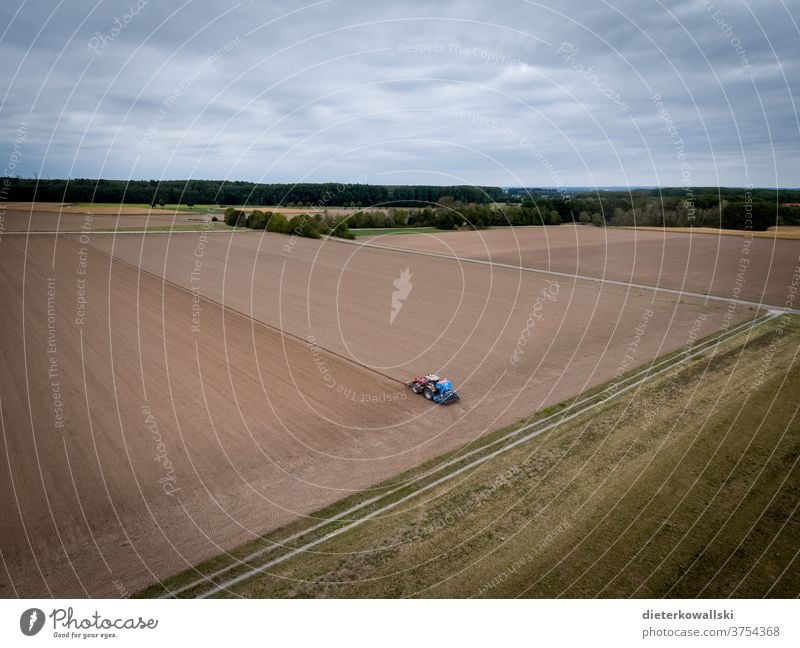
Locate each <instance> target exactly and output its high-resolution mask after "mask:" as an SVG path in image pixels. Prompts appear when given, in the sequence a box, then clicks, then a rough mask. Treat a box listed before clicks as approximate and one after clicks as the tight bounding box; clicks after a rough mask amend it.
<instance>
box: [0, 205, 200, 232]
mask: <svg viewBox="0 0 800 648" xmlns="http://www.w3.org/2000/svg"><path fill="white" fill-rule="evenodd" d="M205 222H206V221H205V218H204V217H203V216H202V215H201V214H196V213H192V212H167V211H160V210H152V211H150V213H149V215H148V214H147V212H146V211H145V212H144V213H142V214H130V213H125V214H122V215H117V213H116V212H112V213H105V214H88V213H85V212H75V213H73V212H70V211H67V210H65V211H63V212H60V213H59V212H58V211H35V212H30V211H23V210H12V209H9V210H8V211H7V212H6V213H5V220H4V229H5V230H6V231H9V232H28V231H30V232H80V231H84V232H94V231H103V230H105V231H108V230H114V229H126V228H134V227H135V228H141V229H144V228H145V227H167V226H174V227H185V226H187V225H194V226H196V227H197V228H201V227H203V225H204V224H205Z"/></svg>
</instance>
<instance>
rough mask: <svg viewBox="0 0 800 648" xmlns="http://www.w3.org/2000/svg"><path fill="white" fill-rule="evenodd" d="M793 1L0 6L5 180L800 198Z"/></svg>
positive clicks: (107, 0) (798, 49) (6, 0)
mask: <svg viewBox="0 0 800 648" xmlns="http://www.w3.org/2000/svg"><path fill="white" fill-rule="evenodd" d="M799 23H800V0H725V1H723V0H713V2H712V1H711V0H673V1H668V2H667V1H664V2H659V1H658V0H609V1H608V2H603V1H600V0H598V1H596V2H587V1H586V0H581V1H578V2H573V1H565V0H544V1H543V2H527V1H522V0H500V1H497V2H486V1H478V0H463V1H454V2H417V1H408V0H406V1H403V2H399V1H389V2H379V1H377V0H370V1H361V0H323V1H320V2H304V1H296V2H290V1H266V0H264V1H263V2H259V1H257V0H253V1H250V2H248V1H243V2H228V1H226V0H216V1H211V0H113V1H112V0H97V1H89V2H84V1H83V0H62V2H55V1H49V0H31V1H25V2H21V1H20V0H3V2H2V3H0V30H2V35H1V36H0V60H2V62H3V65H2V66H0V77H1V78H2V84H1V85H2V90H3V91H4V94H3V97H2V103H1V104H0V133H2V142H3V144H2V146H3V149H4V152H3V153H2V155H3V157H2V158H0V174H3V166H4V163H6V162H13V164H12V165H11V167H6V168H7V169H8V168H12V169H13V174H16V175H21V176H33V175H34V174H36V175H38V176H39V177H51V178H55V177H93V178H94V177H105V178H123V179H124V178H136V179H138V178H148V179H149V178H156V179H158V178H165V179H184V178H214V179H231V180H234V179H237V180H254V181H262V182H295V181H298V182H299V181H307V182H313V181H329V180H333V181H353V180H358V181H360V182H366V183H379V184H402V183H421V184H490V185H501V186H523V185H524V186H574V185H589V186H595V185H597V186H601V185H683V184H691V185H717V184H721V185H727V186H738V185H746V184H754V185H756V186H783V187H797V186H800V116H799V115H798V108H800V30H799V29H798V24H799Z"/></svg>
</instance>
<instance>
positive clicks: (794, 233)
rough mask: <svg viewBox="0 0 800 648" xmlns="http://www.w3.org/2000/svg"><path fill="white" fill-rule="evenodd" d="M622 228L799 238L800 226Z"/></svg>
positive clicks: (642, 230) (713, 234)
mask: <svg viewBox="0 0 800 648" xmlns="http://www.w3.org/2000/svg"><path fill="white" fill-rule="evenodd" d="M623 229H632V230H636V231H639V232H666V233H673V232H677V233H682V234H711V235H712V236H744V237H752V238H770V239H775V238H778V239H788V240H799V239H800V227H795V226H792V225H782V226H780V227H779V226H777V225H773V226H772V227H770V228H768V229H767V231H766V232H762V231H759V232H756V231H752V230H750V231H747V230H732V229H718V228H716V227H667V228H664V227H650V226H644V227H642V226H641V225H640V226H638V227H625V228H623Z"/></svg>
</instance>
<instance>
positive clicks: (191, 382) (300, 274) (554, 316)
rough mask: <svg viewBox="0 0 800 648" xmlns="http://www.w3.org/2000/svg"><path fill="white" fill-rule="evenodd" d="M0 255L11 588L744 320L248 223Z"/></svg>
mask: <svg viewBox="0 0 800 648" xmlns="http://www.w3.org/2000/svg"><path fill="white" fill-rule="evenodd" d="M0 252H1V254H0V295H2V299H3V303H4V308H3V309H2V311H0V324H1V325H2V328H3V330H4V338H3V342H2V345H0V353H1V354H2V357H3V362H4V366H6V367H10V368H12V370H10V371H6V372H3V374H2V375H0V414H2V430H3V439H4V443H3V454H4V456H3V457H2V458H0V461H1V462H2V469H1V470H0V497H2V498H3V502H2V506H3V510H4V511H10V512H11V514H10V515H9V516H8V517H7V519H6V520H4V524H3V526H2V530H0V553H1V555H2V561H3V563H4V570H3V572H2V573H3V577H2V578H0V594H2V595H5V596H13V595H17V596H42V595H50V594H53V595H57V596H82V595H86V594H90V595H103V596H115V595H125V594H126V593H132V592H134V591H136V590H138V589H140V588H142V587H144V586H145V585H148V584H150V583H152V582H154V581H155V580H156V579H157V578H160V577H164V576H167V575H169V574H171V573H174V572H177V571H180V570H181V569H185V568H187V567H188V566H190V565H191V564H194V563H196V562H198V561H199V560H202V559H204V558H207V557H209V556H213V555H216V554H218V553H219V552H221V551H224V550H226V549H229V548H231V547H234V546H237V545H240V544H241V543H242V542H244V541H246V540H248V539H252V538H253V537H254V536H255V535H256V534H259V533H262V532H264V531H268V530H270V529H274V528H277V527H279V526H281V525H283V524H286V523H287V522H288V521H291V520H292V519H296V518H297V517H298V516H300V515H304V514H308V513H311V512H313V511H316V510H319V509H320V508H322V507H323V506H324V505H327V504H330V503H332V502H334V501H337V500H339V499H341V498H342V497H343V496H345V495H347V494H349V493H351V492H354V491H359V490H363V489H366V488H369V487H370V486H371V485H373V484H377V483H379V482H381V481H383V480H384V479H385V478H387V477H389V476H391V475H396V474H399V473H400V472H402V471H404V470H407V469H409V468H411V467H414V466H417V465H419V464H421V463H422V462H424V461H425V460H427V459H429V458H431V457H435V456H438V455H441V454H442V453H445V452H447V451H449V450H453V449H457V448H460V447H463V446H464V445H466V444H468V443H469V442H470V441H472V440H473V439H476V438H477V437H479V436H480V435H481V434H483V433H485V432H487V431H491V430H494V429H496V428H497V427H500V426H502V425H504V424H508V423H510V422H513V421H515V420H518V419H520V418H522V417H524V416H526V415H528V414H530V413H532V412H533V411H535V410H537V409H539V408H541V407H543V406H545V405H548V404H553V403H557V402H559V401H560V400H562V399H564V398H566V397H568V396H571V395H574V394H577V393H580V392H581V391H583V390H584V389H586V388H587V387H589V386H591V385H594V384H599V383H601V382H604V381H605V380H608V379H609V378H611V377H613V376H614V374H615V372H616V371H619V370H621V369H625V370H627V369H631V368H632V367H633V366H635V365H640V364H644V363H646V362H647V361H648V360H649V359H651V358H653V357H655V356H657V355H660V354H662V353H666V352H668V351H670V350H673V349H676V348H679V347H682V346H683V345H685V344H686V343H687V341H689V340H691V339H692V338H693V337H702V336H704V335H708V334H710V333H712V332H714V331H715V330H717V329H719V328H720V326H722V325H723V324H724V323H725V322H726V321H729V322H730V323H731V325H733V324H735V323H736V322H738V321H741V320H744V319H749V318H752V317H753V316H754V315H755V311H754V310H753V309H750V308H744V307H737V308H736V309H734V310H733V311H731V312H729V311H727V308H726V307H725V306H724V305H720V304H710V305H703V304H699V303H695V302H693V301H691V300H688V301H685V302H681V303H676V298H675V297H674V296H669V295H654V294H653V293H652V292H651V291H641V290H635V291H629V290H626V289H624V288H622V287H619V286H599V285H597V284H589V283H588V282H580V281H577V282H576V281H569V282H565V281H561V282H559V283H558V284H556V283H554V282H552V279H551V278H549V277H545V276H542V275H538V274H535V273H529V272H519V271H516V270H508V269H503V270H502V271H500V270H497V271H496V270H494V269H492V268H487V267H483V266H475V265H471V264H467V265H461V264H459V263H457V262H453V261H449V260H443V259H433V258H425V257H420V256H418V255H411V254H408V253H404V252H385V251H381V250H370V249H368V248H359V247H356V246H353V245H347V244H343V243H336V242H331V241H313V240H308V239H293V238H290V237H287V236H284V235H277V234H266V233H265V234H262V233H257V232H250V231H248V232H235V233H232V234H227V233H218V234H214V235H213V236H207V235H205V234H194V233H192V234H186V233H185V234H180V235H159V236H152V235H136V234H131V235H125V236H116V237H115V236H112V235H93V236H92V237H91V238H90V241H89V243H87V244H84V242H81V240H80V239H79V237H77V236H75V235H65V236H59V237H57V238H56V237H52V236H45V235H39V236H32V237H23V236H6V237H3V238H2V239H0ZM139 267H141V268H142V269H143V270H144V271H139V269H138V268H139ZM406 268H408V269H409V271H410V273H411V278H410V282H411V284H412V289H411V291H410V292H409V293H408V294H407V297H406V298H405V300H400V305H401V307H400V308H399V309H396V312H397V314H396V316H395V319H394V321H391V319H390V317H391V313H392V310H393V304H392V299H393V295H392V293H393V290H394V289H396V286H397V284H396V283H395V282H396V281H397V279H398V277H399V276H400V273H401V272H402V271H403V270H405V269H406ZM83 279H85V282H83V283H81V280H83ZM81 300H85V301H86V304H82V303H81ZM220 304H223V305H224V307H222V306H220ZM84 309H85V310H84ZM240 313H244V314H245V315H246V316H242V315H241V314H240ZM726 317H728V318H729V319H726ZM251 318H252V319H251ZM281 331H284V332H285V334H281ZM514 357H516V360H514V359H513V358H514ZM432 370H440V371H441V372H443V373H448V374H450V375H451V377H452V378H454V379H455V381H456V386H457V387H458V388H459V391H460V393H461V395H462V401H461V402H459V403H457V404H455V405H453V406H451V407H447V408H444V407H432V406H430V404H428V403H426V402H425V401H424V400H423V399H421V398H420V397H416V398H412V397H411V396H410V395H408V394H407V393H406V391H405V388H404V387H403V386H402V385H401V384H400V383H399V382H398V379H405V378H407V377H408V376H409V375H410V374H413V373H420V372H426V371H432Z"/></svg>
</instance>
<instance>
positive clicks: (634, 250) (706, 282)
mask: <svg viewBox="0 0 800 648" xmlns="http://www.w3.org/2000/svg"><path fill="white" fill-rule="evenodd" d="M360 240H363V241H368V240H367V239H366V238H363V237H362V238H361V239H360ZM368 242H372V243H377V244H380V245H387V246H390V247H396V248H403V249H415V250H424V251H429V252H436V253H439V254H447V255H454V256H460V257H467V258H474V259H487V260H490V261H494V262H499V263H508V264H512V265H521V266H525V267H530V268H539V269H544V270H554V271H557V272H568V273H573V274H580V275H588V276H592V277H602V278H607V279H614V280H619V281H627V282H631V283H641V284H646V285H653V286H656V285H657V286H661V287H664V288H673V289H682V290H687V291H692V292H698V293H703V294H713V295H718V296H720V297H726V298H733V297H736V296H737V293H738V297H739V298H740V299H745V300H748V301H756V302H761V301H763V303H767V304H777V305H782V304H783V303H784V301H785V300H786V292H787V290H788V286H789V284H790V283H791V277H792V274H793V272H794V268H795V267H796V266H797V265H798V262H800V259H799V258H798V257H800V244H798V243H797V242H796V241H788V240H775V239H773V238H756V239H753V240H751V241H748V240H747V239H745V238H738V237H733V236H712V235H707V234H703V235H699V236H693V235H691V234H685V233H673V232H671V231H665V230H659V231H642V230H632V229H616V228H599V227H593V226H588V225H587V226H582V225H575V226H573V225H559V226H554V227H519V228H513V229H512V228H504V229H493V230H486V231H472V232H444V233H442V234H434V235H431V234H410V235H408V236H402V237H398V236H395V237H392V238H391V239H387V238H380V237H378V238H375V239H371V240H369V241H368ZM742 259H744V261H742ZM740 273H741V286H740V287H739V286H737V282H739V279H740V278H739V277H738V276H737V275H739V274H740Z"/></svg>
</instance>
